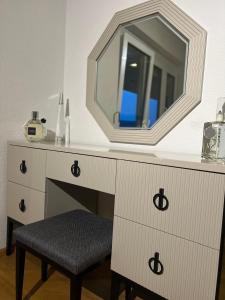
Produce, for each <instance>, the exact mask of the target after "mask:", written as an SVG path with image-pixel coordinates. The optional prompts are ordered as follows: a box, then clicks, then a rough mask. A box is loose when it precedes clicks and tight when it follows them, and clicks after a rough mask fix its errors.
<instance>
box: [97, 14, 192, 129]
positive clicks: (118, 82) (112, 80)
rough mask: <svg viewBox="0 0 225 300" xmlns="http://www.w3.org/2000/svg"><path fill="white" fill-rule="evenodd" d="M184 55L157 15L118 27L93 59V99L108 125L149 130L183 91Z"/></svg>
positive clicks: (183, 45)
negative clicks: (94, 61) (95, 65)
mask: <svg viewBox="0 0 225 300" xmlns="http://www.w3.org/2000/svg"><path fill="white" fill-rule="evenodd" d="M187 54H188V41H187V40H186V39H185V38H184V37H183V36H182V35H181V34H180V33H179V32H178V31H177V30H176V29H174V27H173V26H171V25H170V24H169V23H168V22H167V21H166V20H165V19H164V18H163V17H162V16H160V15H159V14H158V15H153V16H149V17H145V18H142V19H138V20H135V21H132V22H129V23H126V24H124V25H120V26H119V27H118V29H117V31H116V32H115V34H114V35H113V37H112V38H111V40H110V41H109V43H108V44H107V46H106V47H105V48H104V50H103V51H102V53H101V54H100V56H99V57H98V59H97V81H96V92H95V101H96V102H97V104H98V105H99V106H100V107H101V109H102V111H103V112H104V114H105V115H106V116H107V118H108V120H109V121H110V122H111V124H112V125H113V126H114V127H116V128H125V129H129V128H131V129H135V128H136V129H138V128H139V129H150V128H151V127H152V126H153V125H154V124H155V123H156V122H157V120H158V119H159V118H161V117H162V116H163V115H165V114H166V112H167V110H168V109H169V108H171V106H172V105H174V104H175V102H176V101H179V98H181V97H182V95H183V94H184V93H185V79H186V66H187Z"/></svg>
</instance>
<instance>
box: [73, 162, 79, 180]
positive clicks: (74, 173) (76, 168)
mask: <svg viewBox="0 0 225 300" xmlns="http://www.w3.org/2000/svg"><path fill="white" fill-rule="evenodd" d="M71 173H72V174H73V176H75V177H79V176H80V167H79V166H78V160H75V161H74V164H73V165H72V166H71Z"/></svg>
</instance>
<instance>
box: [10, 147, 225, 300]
mask: <svg viewBox="0 0 225 300" xmlns="http://www.w3.org/2000/svg"><path fill="white" fill-rule="evenodd" d="M46 178H50V179H54V180H59V181H63V182H67V183H70V184H73V185H77V186H82V187H85V188H89V189H93V190H98V191H101V192H104V193H109V194H112V195H115V208H114V230H113V248H112V262H111V268H112V270H113V271H115V272H117V273H119V274H121V275H122V276H124V277H127V278H129V279H130V280H132V281H134V282H137V283H138V284H139V285H141V286H143V287H145V288H147V289H149V290H151V291H153V292H155V293H157V294H159V295H161V296H162V297H164V298H166V299H170V300H181V299H182V300H190V299H191V300H203V299H204V300H213V299H218V288H219V282H220V268H221V260H222V250H223V247H222V245H223V236H224V234H222V232H223V230H222V229H223V227H224V226H223V223H224V222H223V220H224V217H223V212H224V192H225V166H224V165H222V164H215V163H204V162H201V158H200V157H197V156H188V155H177V154H166V153H161V154H159V153H157V154H155V153H152V154H144V153H134V152H126V151H119V150H113V149H111V150H109V149H107V148H102V147H94V146H85V145H83V146H82V145H74V146H73V147H72V146H71V147H68V148H65V147H58V146H57V147H56V146H55V145H52V144H47V143H46V144H45V143H37V144H36V143H26V142H9V144H8V243H7V245H8V252H10V249H9V248H10V247H11V235H12V228H13V224H12V222H13V221H17V222H19V223H22V224H28V223H31V222H34V221H38V220H41V219H44V218H45V217H47V216H48V207H47V205H48V203H47V201H46V192H47V191H46Z"/></svg>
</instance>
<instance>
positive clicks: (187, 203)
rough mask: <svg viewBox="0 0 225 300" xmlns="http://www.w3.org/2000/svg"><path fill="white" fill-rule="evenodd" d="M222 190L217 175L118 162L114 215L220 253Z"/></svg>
mask: <svg viewBox="0 0 225 300" xmlns="http://www.w3.org/2000/svg"><path fill="white" fill-rule="evenodd" d="M224 187H225V176H224V175H220V174H214V173H208V172H201V171H195V170H187V169H186V170H185V169H179V168H172V167H165V166H157V165H151V164H142V163H136V162H129V161H118V163H117V183H116V199H115V214H116V215H117V216H121V217H123V218H126V219H129V220H132V221H135V222H138V223H141V224H144V225H147V226H151V227H153V228H156V229H160V230H163V231H165V232H168V233H172V234H174V235H177V236H180V237H184V238H186V239H188V240H192V241H195V242H198V243H200V244H202V245H207V246H209V247H212V248H215V249H219V248H220V237H221V227H222V216H223V205H224ZM159 199H161V201H160V200H159ZM154 202H155V203H154ZM167 205H168V208H167ZM163 209H164V210H163Z"/></svg>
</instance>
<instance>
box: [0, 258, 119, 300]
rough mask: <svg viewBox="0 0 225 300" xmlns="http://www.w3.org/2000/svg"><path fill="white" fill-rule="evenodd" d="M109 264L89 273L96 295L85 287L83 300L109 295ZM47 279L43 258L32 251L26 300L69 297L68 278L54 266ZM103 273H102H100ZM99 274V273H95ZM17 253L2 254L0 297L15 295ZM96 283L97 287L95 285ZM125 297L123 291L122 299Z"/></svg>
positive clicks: (11, 299)
mask: <svg viewBox="0 0 225 300" xmlns="http://www.w3.org/2000/svg"><path fill="white" fill-rule="evenodd" d="M107 269H108V267H107V266H105V267H103V268H102V269H98V270H97V271H96V273H97V274H90V275H89V276H88V277H87V279H86V281H85V282H84V285H85V286H88V287H89V289H92V290H94V289H95V294H96V293H97V294H98V295H99V297H98V296H96V295H95V294H94V293H92V292H91V291H90V290H87V289H86V288H83V290H82V300H101V299H106V298H107V295H108V294H109V290H110V285H109V284H110V281H109V276H110V273H109V272H108V271H107ZM50 274H51V275H50V278H49V279H48V280H47V282H45V283H42V282H41V281H40V262H39V260H38V259H36V258H35V257H33V256H31V255H29V254H28V255H27V257H26V265H25V277H24V294H23V296H24V300H28V299H32V300H66V299H69V280H68V279H67V278H66V277H65V276H63V275H61V274H60V273H58V272H56V271H53V270H51V271H50ZM101 274H102V275H101ZM96 275H97V276H96ZM14 282H15V255H12V256H5V255H0V300H14V299H15V292H14V291H15V284H14ZM96 287H97V288H96ZM122 299H124V295H123V294H122V295H121V297H120V300H122Z"/></svg>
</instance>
